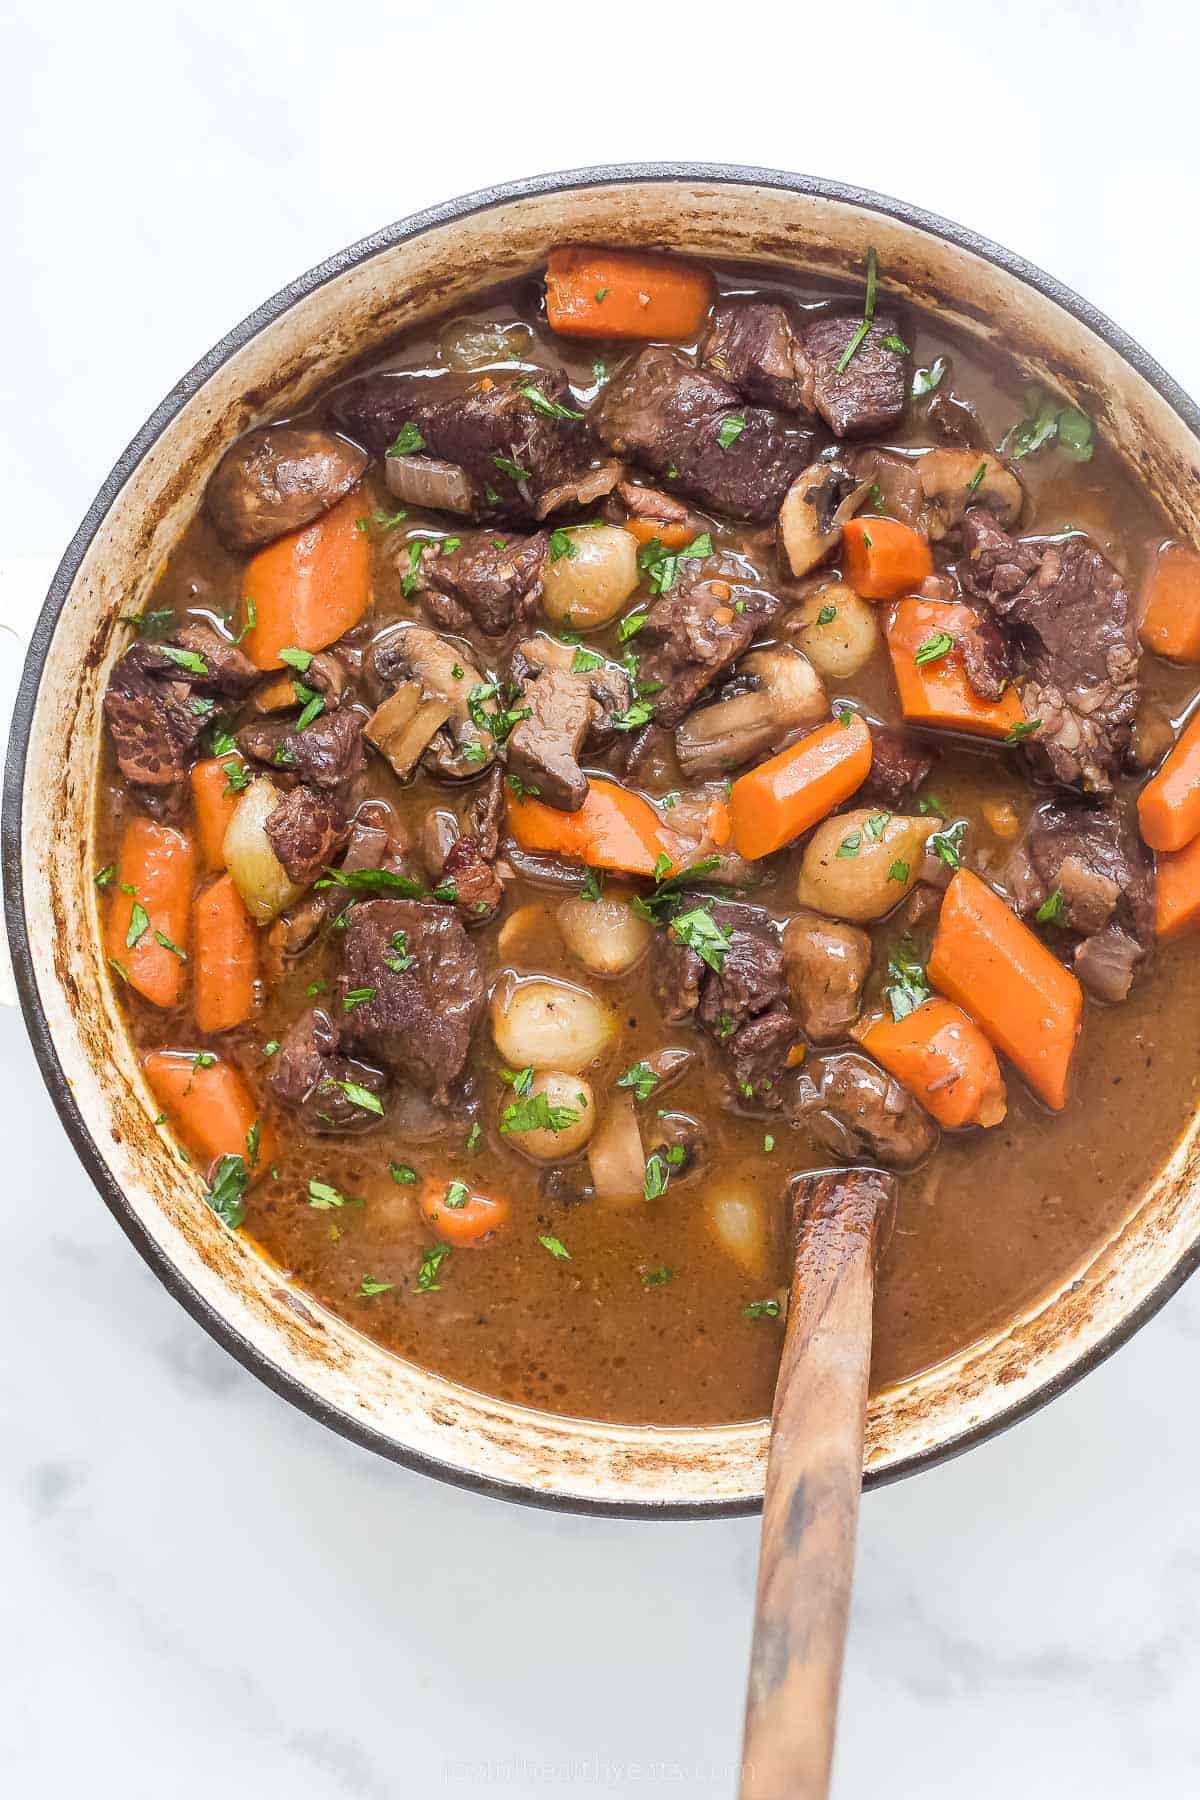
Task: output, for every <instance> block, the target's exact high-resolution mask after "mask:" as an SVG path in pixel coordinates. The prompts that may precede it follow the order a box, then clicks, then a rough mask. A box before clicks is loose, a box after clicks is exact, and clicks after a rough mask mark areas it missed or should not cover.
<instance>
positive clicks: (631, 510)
mask: <svg viewBox="0 0 1200 1800" xmlns="http://www.w3.org/2000/svg"><path fill="white" fill-rule="evenodd" d="M616 492H617V497H618V499H619V500H620V505H619V506H618V505H616V504H615V503H614V504H613V505H612V506H611V507H610V508H608V509H607V510H608V511H609V513H610V515H611V517H612V518H613V519H614V520H615V521H616V522H617V523H618V524H619V523H622V522H623V521H624V520H625V519H640V520H642V521H643V522H644V523H645V524H647V525H652V526H654V527H655V528H657V527H659V526H662V525H693V529H694V530H695V531H696V532H699V531H700V529H701V526H700V521H699V520H698V519H695V520H694V515H693V514H691V513H690V512H689V511H688V509H687V507H686V506H685V505H684V503H683V501H682V500H677V499H676V498H675V496H674V494H664V493H663V491H662V489H661V488H651V487H638V486H637V485H636V483H634V482H632V481H620V482H618V483H617V489H616Z"/></svg>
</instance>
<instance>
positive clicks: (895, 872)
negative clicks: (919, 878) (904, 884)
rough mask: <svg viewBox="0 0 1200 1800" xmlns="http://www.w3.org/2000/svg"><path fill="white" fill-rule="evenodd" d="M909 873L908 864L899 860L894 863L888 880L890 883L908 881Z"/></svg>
mask: <svg viewBox="0 0 1200 1800" xmlns="http://www.w3.org/2000/svg"><path fill="white" fill-rule="evenodd" d="M908 873H909V870H908V864H907V863H906V862H900V861H899V860H897V861H896V862H894V863H893V864H892V866H891V868H890V869H889V870H888V872H887V878H888V880H889V881H907V880H908Z"/></svg>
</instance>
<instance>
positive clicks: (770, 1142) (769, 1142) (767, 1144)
mask: <svg viewBox="0 0 1200 1800" xmlns="http://www.w3.org/2000/svg"><path fill="white" fill-rule="evenodd" d="M774 1148H775V1139H774V1138H773V1137H772V1136H771V1134H770V1132H769V1131H768V1133H767V1135H766V1136H765V1137H764V1139H763V1149H764V1151H765V1152H766V1154H767V1155H768V1156H770V1154H771V1152H772V1150H773V1149H774Z"/></svg>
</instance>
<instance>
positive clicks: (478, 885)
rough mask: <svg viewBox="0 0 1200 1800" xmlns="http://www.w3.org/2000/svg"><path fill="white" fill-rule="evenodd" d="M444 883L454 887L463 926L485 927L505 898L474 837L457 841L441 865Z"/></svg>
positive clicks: (480, 844) (470, 834)
mask: <svg viewBox="0 0 1200 1800" xmlns="http://www.w3.org/2000/svg"><path fill="white" fill-rule="evenodd" d="M442 880H443V881H451V882H453V884H454V904H455V905H456V906H457V908H458V911H459V915H460V917H461V918H462V920H463V923H464V924H467V925H486V924H487V922H488V920H489V919H490V918H491V917H492V915H493V913H495V911H496V909H497V908H498V907H499V905H500V902H501V901H502V900H503V898H504V888H503V886H502V884H501V882H500V879H499V877H498V875H497V874H496V871H495V869H494V868H493V867H492V865H491V863H490V862H489V860H488V858H487V857H486V856H485V855H484V851H483V845H482V843H481V841H480V840H479V838H477V837H476V836H475V835H474V833H472V832H468V833H466V834H465V836H463V837H460V838H456V839H455V840H454V842H453V843H452V844H451V845H450V848H449V849H448V850H447V852H446V856H445V860H444V861H443V863H442Z"/></svg>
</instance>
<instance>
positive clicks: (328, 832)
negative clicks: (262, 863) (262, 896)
mask: <svg viewBox="0 0 1200 1800" xmlns="http://www.w3.org/2000/svg"><path fill="white" fill-rule="evenodd" d="M264 829H265V830H266V834H267V837H268V838H269V839H270V843H271V848H272V850H273V851H274V852H275V854H276V856H277V857H278V858H279V860H280V862H281V863H282V864H283V866H284V868H285V869H286V870H287V872H288V875H289V877H290V878H291V880H292V881H295V882H298V883H299V884H300V885H301V886H307V885H308V883H309V882H310V881H315V880H316V878H317V876H318V875H319V874H320V873H321V871H322V869H324V868H326V867H328V865H329V863H330V862H331V861H332V859H333V857H334V855H335V854H336V853H337V851H338V850H340V849H341V847H342V845H343V844H344V843H345V841H346V835H347V829H348V827H347V822H346V816H345V814H344V813H343V811H342V809H341V807H340V806H339V805H338V804H337V802H336V801H335V800H334V799H332V798H331V796H330V795H329V794H322V793H319V792H318V791H317V789H316V788H310V787H305V786H304V784H303V783H300V784H298V785H297V786H296V787H294V788H292V789H291V791H290V792H289V793H286V794H284V796H283V798H282V799H281V800H280V802H279V805H278V806H277V807H276V808H275V810H274V812H273V813H271V814H270V816H269V817H268V819H267V822H266V826H265V827H264Z"/></svg>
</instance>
